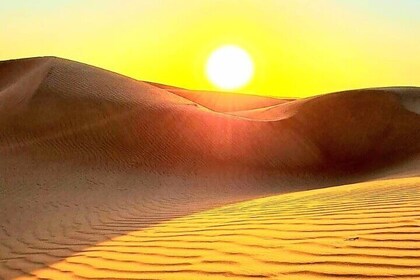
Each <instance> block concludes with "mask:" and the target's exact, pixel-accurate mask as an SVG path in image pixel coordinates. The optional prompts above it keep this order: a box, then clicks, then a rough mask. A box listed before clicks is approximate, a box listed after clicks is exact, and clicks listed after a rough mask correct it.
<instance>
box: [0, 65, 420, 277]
mask: <svg viewBox="0 0 420 280" xmlns="http://www.w3.org/2000/svg"><path fill="white" fill-rule="evenodd" d="M418 92H420V90H417V89H410V90H409V91H406V90H404V89H397V88H393V89H372V90H358V91H351V92H343V93H335V94H330V95H324V96H318V97H313V98H308V99H300V100H291V99H287V100H280V99H273V98H265V97H256V96H236V95H235V94H224V93H209V92H197V91H188V90H184V89H179V88H174V87H171V86H165V85H159V84H154V83H148V82H140V81H135V80H132V79H129V78H127V77H124V76H121V75H118V74H115V73H112V72H108V71H105V70H101V69H98V68H95V67H91V66H88V65H84V64H80V63H76V62H72V61H67V60H62V59H57V58H37V59H24V60H15V61H7V62H1V63H0V170H1V171H0V205H1V207H0V278H5V279H12V278H15V277H23V278H29V279H33V278H44V279H66V278H67V279H85V278H91V279H92V278H93V279H97V278H108V279H110V278H117V279H118V278H129V279H130V278H131V279H133V278H136V279H162V278H163V279H165V278H167V279H186V278H192V279H197V278H200V279H201V278H202V279H205V278H209V279H220V278H228V277H230V278H235V279H236V278H251V277H252V278H254V279H255V278H270V277H272V278H281V277H283V276H284V275H287V279H293V277H295V279H302V278H300V277H305V278H306V277H310V278H323V277H344V278H346V277H347V278H353V277H371V278H372V277H376V278H378V279H383V278H385V277H388V276H398V277H405V278H409V277H417V276H419V274H420V273H419V272H418V269H417V268H418V267H416V265H415V263H416V262H417V261H418V258H419V256H418V254H417V253H416V251H415V250H413V249H410V248H416V247H415V244H416V243H415V242H418V241H419V239H418V234H419V231H418V227H417V224H416V223H417V216H416V215H417V210H418V209H417V208H416V203H417V202H418V201H417V199H418V195H417V193H418V186H419V185H420V182H419V181H418V178H417V177H416V176H418V175H419V158H420V157H419V152H420V133H419V132H420V115H418V114H417V113H418V107H417V105H415V104H418V98H419V93H418ZM416 112H417V113H416ZM392 164H395V165H392ZM380 167H383V168H382V169H380ZM380 177H387V178H389V177H402V179H399V180H395V181H383V182H370V183H365V184H362V185H354V186H343V187H339V188H332V189H325V190H316V191H310V192H301V193H296V194H287V195H280V196H279V195H278V194H280V193H283V192H293V191H299V190H305V189H313V188H319V187H326V186H331V185H333V184H337V185H338V184H342V183H343V182H349V181H362V180H364V179H366V178H370V179H372V178H380ZM404 177H415V178H412V179H407V178H404ZM261 197H266V198H263V199H261V200H252V199H255V198H261ZM244 200H250V201H248V202H243V203H240V204H234V205H227V204H230V203H237V202H241V201H244ZM220 206H223V207H222V208H218V207H220ZM203 211H208V212H203ZM391 235H393V237H392V236H391ZM273 244H274V245H273ZM302 246H303V247H302ZM413 246H414V247H413ZM384 255H386V256H384ZM358 270H360V271H358ZM332 272H334V273H335V274H331V273H332Z"/></svg>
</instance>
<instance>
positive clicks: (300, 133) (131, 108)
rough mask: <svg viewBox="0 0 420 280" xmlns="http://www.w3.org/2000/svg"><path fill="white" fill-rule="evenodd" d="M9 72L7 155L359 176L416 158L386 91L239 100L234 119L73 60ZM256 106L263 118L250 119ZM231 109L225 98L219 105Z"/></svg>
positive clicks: (412, 135)
mask: <svg viewBox="0 0 420 280" xmlns="http://www.w3.org/2000/svg"><path fill="white" fill-rule="evenodd" d="M28 65H29V66H28ZM9 68H11V69H12V70H11V71H10V72H12V73H17V74H16V75H20V76H22V80H19V79H18V78H16V77H15V78H14V79H16V81H14V82H13V83H12V84H11V83H10V82H7V81H3V85H2V86H1V88H2V89H3V90H2V98H3V99H5V100H6V102H3V103H2V104H3V106H2V110H1V111H0V116H1V118H0V123H1V128H0V135H1V136H2V137H1V139H0V145H1V147H0V148H1V150H2V151H4V152H9V151H12V152H15V153H19V151H23V150H25V152H29V153H31V154H33V155H34V156H40V157H47V156H51V157H55V158H63V157H64V158H65V157H69V158H72V159H77V160H81V161H88V162H91V161H95V160H100V161H102V160H103V159H106V160H107V161H111V162H115V163H118V164H125V165H129V166H149V167H152V168H155V167H157V166H159V167H162V166H168V167H170V166H179V165H182V166H185V165H190V166H189V167H190V168H212V167H215V166H221V165H227V166H238V167H240V166H246V167H249V166H253V167H255V168H260V169H272V170H277V171H284V170H296V169H301V168H305V169H306V170H307V171H308V172H310V171H311V170H313V171H314V172H315V171H316V172H318V171H320V170H322V171H324V172H330V171H342V170H349V168H351V169H360V170H362V167H363V168H364V167H374V166H376V164H378V163H379V162H380V163H383V162H384V161H386V162H388V161H391V160H394V161H397V160H400V159H402V158H404V157H406V156H408V155H412V154H413V153H417V152H419V151H420V135H419V133H418V131H419V130H420V121H419V120H420V116H419V115H417V114H416V113H414V112H411V111H408V110H406V109H405V107H404V106H402V105H401V102H400V100H399V98H398V97H397V96H396V95H395V94H393V93H392V92H391V91H387V90H385V89H384V90H381V91H379V90H360V91H352V92H348V93H336V94H331V95H325V96H319V97H315V98H310V99H304V100H296V101H293V100H287V101H281V100H279V101H276V100H275V99H272V98H262V97H241V98H242V99H239V100H244V102H243V104H242V105H243V106H245V107H246V108H248V109H250V110H249V111H248V112H246V111H243V110H242V111H241V110H240V108H239V107H240V106H242V105H240V106H239V107H237V108H236V109H239V110H240V112H238V113H237V115H235V112H229V113H220V112H215V111H213V110H212V107H218V108H217V109H221V108H220V107H221V105H220V104H222V103H221V101H220V98H221V97H220V96H219V97H218V98H219V99H218V101H217V102H214V101H213V100H212V97H211V94H209V93H203V94H199V93H194V92H188V91H186V90H183V92H184V94H183V96H184V97H181V96H179V95H177V94H174V93H172V92H171V91H173V92H176V93H178V94H179V92H180V91H181V90H179V89H173V88H166V89H165V88H164V87H163V86H160V87H157V86H156V85H152V84H148V83H145V82H138V81H134V80H131V79H128V78H126V77H123V76H119V75H117V74H114V73H111V72H107V71H104V70H100V69H97V68H94V67H90V66H87V65H83V64H79V63H75V62H71V61H65V60H60V59H55V58H45V59H32V60H29V61H26V60H20V61H15V62H7V63H3V64H1V69H2V70H1V71H3V72H7V71H8V70H7V69H9ZM13 69H15V70H13ZM16 69H18V70H16ZM24 69H27V71H26V72H25V71H24ZM10 75H12V74H10ZM16 75H15V76H16ZM3 80H5V79H3ZM33 85H37V87H36V88H33ZM16 87H17V89H16ZM24 87H26V88H25V91H20V90H19V89H20V88H24ZM31 90H32V91H31ZM17 91H19V93H16V92H17ZM22 92H23V93H22ZM195 95H196V96H198V97H197V98H196V97H194V96H195ZM13 98H15V99H16V100H14V99H13ZM18 98H19V100H17V99H18ZM188 98H190V99H191V100H200V102H201V103H200V104H197V103H196V102H194V101H191V100H189V99H188ZM253 100H255V102H256V103H259V104H266V105H268V106H269V107H268V109H261V108H260V109H255V110H253V108H252V107H249V104H251V103H252V102H253ZM231 101H232V97H228V98H227V103H226V104H230V103H231ZM197 102H198V101H197ZM239 103H241V102H238V104H239ZM7 104H9V105H7ZM247 104H248V105H247ZM243 106H242V107H243ZM205 107H207V108H205ZM213 109H214V108H213ZM225 109H226V108H225ZM16 112H18V113H16Z"/></svg>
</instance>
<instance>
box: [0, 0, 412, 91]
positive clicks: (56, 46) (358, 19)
mask: <svg viewBox="0 0 420 280" xmlns="http://www.w3.org/2000/svg"><path fill="white" fill-rule="evenodd" d="M419 9H420V1H416V0H400V1H392V0H347V1H346V0H290V1H286V0H224V1H222V0H138V1H134V0H131V1H130V0H126V1H116V0H115V1H109V0H91V1H84V0H73V1H70V0H55V1H53V0H51V1H48V0H38V1H35V0H10V1H2V2H1V3H0V60H5V59H11V58H20V57H29V56H42V55H54V56H60V57H65V58H69V59H73V60H77V61H82V62H86V63H89V64H93V65H96V66H99V67H103V68H106V69H109V70H112V71H115V72H119V73H122V74H125V75H128V76H130V77H134V78H136V79H140V80H149V81H155V82H161V83H165V84H172V85H176V86H181V87H186V88H191V89H210V90H217V88H216V87H215V86H214V85H212V84H211V83H210V82H209V81H208V79H207V77H206V75H205V64H206V60H207V58H208V57H209V55H210V54H211V52H212V51H213V50H215V49H217V48H218V47H220V46H223V45H232V44H233V45H237V46H240V47H242V48H243V49H245V50H247V51H248V52H249V54H250V55H251V57H252V59H253V60H254V64H255V76H254V78H253V80H252V81H251V82H250V83H249V84H248V85H246V86H245V87H244V88H241V89H239V91H241V92H245V93H257V94H262V95H271V96H283V97H287V96H290V97H303V96H310V95H316V94H321V93H326V92H331V91H338V90H345V89H352V88H365V87H373V86H392V85H420V17H417V16H416V14H415V11H416V10H417V11H418V10H419Z"/></svg>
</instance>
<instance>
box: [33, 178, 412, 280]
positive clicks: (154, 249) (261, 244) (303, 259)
mask: <svg viewBox="0 0 420 280" xmlns="http://www.w3.org/2000/svg"><path fill="white" fill-rule="evenodd" d="M419 208H420V178H419V177H417V178H411V179H395V180H388V181H377V182H368V183H361V184H354V185H346V186H340V187H334V188H328V189H322V190H314V191H305V192H299V193H292V194H286V195H278V196H270V197H266V198H262V199H256V200H251V201H247V202H243V203H239V204H233V205H228V206H225V207H221V208H216V209H213V210H210V211H206V212H202V213H197V214H194V215H191V216H186V217H182V218H179V219H174V220H172V221H169V222H166V223H162V224H160V225H158V226H155V227H151V228H147V229H144V230H139V231H133V232H130V233H128V234H126V235H123V236H120V237H117V238H114V239H112V240H110V241H106V242H102V243H99V244H97V245H96V246H93V247H90V248H87V249H85V250H84V251H83V252H80V253H77V254H75V255H73V256H71V257H69V258H67V259H65V260H64V261H62V262H59V263H56V264H53V265H51V266H50V267H49V268H45V269H40V270H38V271H35V272H34V275H36V276H37V277H42V278H43V279H49V278H55V279H71V278H95V279H97V278H106V279H110V278H113V279H114V278H115V279H119V278H129V279H225V278H235V279H248V278H249V279H250V278H257V279H260V278H261V279H263V278H273V279H323V278H333V277H339V278H340V279H354V278H366V279H385V278H392V279H399V278H407V279H415V278H420V220H419V218H420V215H419V211H420V209H419Z"/></svg>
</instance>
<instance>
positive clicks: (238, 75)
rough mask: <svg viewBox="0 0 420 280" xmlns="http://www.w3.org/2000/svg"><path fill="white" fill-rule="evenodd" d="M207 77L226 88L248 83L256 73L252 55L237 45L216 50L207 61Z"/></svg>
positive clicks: (216, 84)
mask: <svg viewBox="0 0 420 280" xmlns="http://www.w3.org/2000/svg"><path fill="white" fill-rule="evenodd" d="M206 70H207V77H208V79H209V80H210V81H211V82H212V83H213V84H214V85H215V86H217V87H219V88H221V89H226V90H232V89H238V88H240V87H243V86H244V85H246V84H247V83H248V82H249V81H250V80H251V78H252V76H253V74H254V64H253V62H252V59H251V57H250V55H249V54H248V53H247V52H246V51H244V50H243V49H241V48H239V47H237V46H224V47H221V48H219V49H217V50H215V51H214V52H213V53H212V54H211V55H210V57H209V59H208V61H207V66H206Z"/></svg>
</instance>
